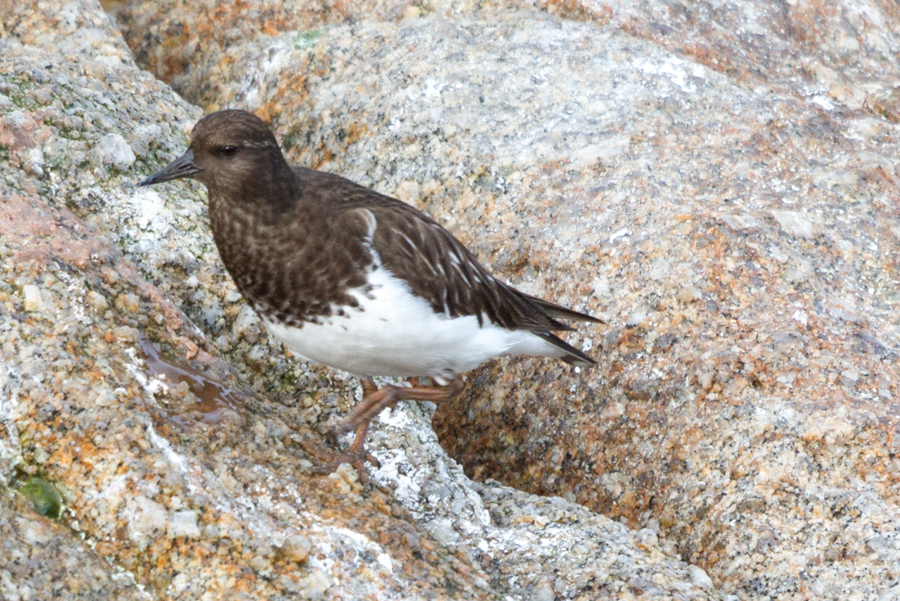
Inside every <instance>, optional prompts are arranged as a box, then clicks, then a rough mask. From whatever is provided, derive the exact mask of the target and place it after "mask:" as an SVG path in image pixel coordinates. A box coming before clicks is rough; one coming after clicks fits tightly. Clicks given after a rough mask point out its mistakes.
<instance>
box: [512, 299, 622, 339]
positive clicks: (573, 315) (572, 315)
mask: <svg viewBox="0 0 900 601" xmlns="http://www.w3.org/2000/svg"><path fill="white" fill-rule="evenodd" d="M525 296H527V297H528V300H530V301H531V302H533V303H535V304H536V305H537V306H539V307H540V308H541V309H543V311H544V313H546V314H547V315H549V316H550V317H552V318H553V319H569V320H572V321H587V322H591V323H606V321H605V320H603V319H600V318H599V317H594V316H592V315H588V314H587V313H579V312H578V311H573V310H572V309H567V308H566V307H563V306H561V305H557V304H556V303H551V302H550V301H546V300H544V299H542V298H538V297H536V296H531V295H525ZM565 329H567V330H571V328H569V327H566V328H565Z"/></svg>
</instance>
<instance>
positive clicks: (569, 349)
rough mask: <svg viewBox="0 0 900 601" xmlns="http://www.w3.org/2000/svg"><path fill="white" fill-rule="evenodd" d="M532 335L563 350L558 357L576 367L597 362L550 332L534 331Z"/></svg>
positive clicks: (587, 365) (588, 365)
mask: <svg viewBox="0 0 900 601" xmlns="http://www.w3.org/2000/svg"><path fill="white" fill-rule="evenodd" d="M534 335H535V336H538V337H539V338H541V339H542V340H544V341H545V342H547V343H549V344H552V345H553V346H555V347H556V348H558V349H559V350H561V351H563V353H565V354H564V355H563V356H561V357H560V359H562V360H563V361H565V362H566V363H568V364H569V365H575V366H578V367H590V366H592V365H596V364H597V362H596V361H594V360H593V359H591V358H590V357H589V356H588V355H586V354H585V353H583V352H581V351H579V350H578V349H577V348H575V347H574V346H572V345H571V344H569V343H568V342H566V341H565V340H563V339H561V338H557V337H556V336H554V335H553V334H551V333H550V332H534Z"/></svg>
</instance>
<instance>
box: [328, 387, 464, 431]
mask: <svg viewBox="0 0 900 601" xmlns="http://www.w3.org/2000/svg"><path fill="white" fill-rule="evenodd" d="M363 382H364V383H365V382H366V379H364V380H363ZM368 384H369V387H368V389H367V387H366V385H365V384H363V400H362V401H360V402H359V403H357V404H356V406H355V407H354V408H353V409H351V410H350V413H348V414H347V417H345V418H344V421H342V422H341V423H340V425H339V426H338V427H337V428H335V431H336V432H337V433H338V434H343V433H344V432H349V431H350V430H353V429H354V428H358V427H359V426H360V424H363V423H367V422H370V421H372V419H374V417H375V416H376V415H378V414H379V413H381V412H382V411H383V410H384V409H385V408H387V407H390V408H391V409H393V408H394V407H396V406H397V402H398V401H431V402H433V403H439V402H440V401H449V400H450V399H452V398H454V397H455V396H456V395H458V394H459V393H460V392H461V391H462V387H463V384H462V378H460V377H456V378H453V380H451V381H450V383H448V384H447V385H446V386H440V387H437V386H413V387H404V386H392V385H389V386H385V387H384V388H379V389H375V384H374V382H372V381H371V380H368ZM416 384H418V381H417V382H416Z"/></svg>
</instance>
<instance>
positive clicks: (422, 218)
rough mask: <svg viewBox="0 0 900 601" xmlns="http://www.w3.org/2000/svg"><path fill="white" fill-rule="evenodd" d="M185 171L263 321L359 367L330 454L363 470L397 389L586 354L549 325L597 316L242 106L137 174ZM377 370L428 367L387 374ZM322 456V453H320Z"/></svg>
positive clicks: (575, 359)
mask: <svg viewBox="0 0 900 601" xmlns="http://www.w3.org/2000/svg"><path fill="white" fill-rule="evenodd" d="M184 177H190V178H193V179H196V180H197V181H199V182H201V183H203V184H204V185H205V186H206V187H207V189H208V190H209V216H210V223H211V225H212V231H213V236H214V238H215V242H216V246H217V247H218V249H219V253H220V254H221V256H222V261H223V262H224V263H225V267H226V268H227V270H228V273H229V274H231V277H232V278H233V279H234V281H235V284H237V287H238V289H239V290H240V291H241V294H243V296H244V298H245V299H246V300H247V302H249V303H250V304H251V305H252V307H253V308H254V309H255V310H256V312H257V313H258V314H259V315H260V317H261V318H262V319H263V321H264V322H265V323H266V325H267V326H268V327H269V329H270V330H271V331H272V332H273V333H274V334H275V336H277V337H278V338H280V339H281V340H282V341H283V342H284V343H285V344H286V345H287V347H288V348H290V349H291V351H293V352H294V353H296V354H298V355H300V356H301V357H303V358H305V359H308V360H309V361H313V362H315V363H321V364H324V365H328V366H330V367H335V368H338V369H342V370H344V371H348V372H351V373H353V374H356V375H358V376H360V377H361V378H362V382H363V391H364V397H363V400H362V401H361V402H360V403H359V404H358V405H356V407H354V409H353V410H352V411H351V412H350V414H349V415H348V416H347V417H346V418H345V419H344V421H343V422H342V423H341V426H340V427H339V430H340V431H349V430H351V429H356V439H355V440H354V442H353V444H352V445H351V446H350V448H349V450H348V452H347V453H343V454H330V455H329V457H330V458H331V459H332V462H331V464H330V465H329V467H331V466H333V465H336V464H337V463H338V462H344V461H346V462H349V463H351V464H352V465H354V466H355V467H356V468H357V470H358V471H359V472H360V475H361V476H362V477H363V478H364V477H365V472H364V467H363V462H364V461H365V460H366V459H371V457H370V456H368V455H367V454H366V453H365V451H364V443H365V437H366V432H367V429H368V425H369V422H370V420H371V419H372V418H374V417H375V416H376V415H377V414H378V413H379V412H381V410H382V409H384V408H386V407H393V406H394V405H396V403H397V401H400V400H416V401H441V400H445V399H449V398H452V397H453V396H455V395H456V394H457V393H458V392H459V391H460V390H461V380H460V379H459V376H458V375H457V374H460V373H462V372H466V371H469V370H471V369H473V368H474V367H476V366H477V365H479V364H480V363H482V362H484V361H487V360H488V359H492V358H494V357H498V356H500V355H536V356H542V357H556V358H559V359H562V360H563V361H565V362H567V363H570V364H573V365H577V366H588V365H592V364H593V363H594V361H593V359H591V358H590V357H589V356H587V355H586V354H585V353H583V352H581V351H580V350H578V349H576V348H574V347H573V346H571V345H569V344H567V343H566V342H564V341H563V340H561V339H559V338H557V337H556V336H554V335H553V333H552V332H554V331H562V330H571V329H572V328H570V327H569V326H567V325H565V324H563V323H561V322H560V321H559V320H560V319H568V320H580V321H591V322H599V321H600V320H598V319H596V318H594V317H591V316H589V315H585V314H583V313H578V312H576V311H572V310H570V309H566V308H564V307H561V306H559V305H555V304H553V303H551V302H548V301H545V300H541V299H539V298H536V297H533V296H529V295H527V294H524V293H522V292H519V291H518V290H516V289H515V288H513V287H511V286H509V285H507V284H504V283H503V282H501V281H499V280H497V279H495V278H494V277H493V276H491V275H490V274H489V273H488V272H487V270H486V269H485V268H484V267H482V266H481V265H480V264H479V263H478V261H477V260H476V259H475V257H474V256H473V255H472V253H471V252H469V251H468V250H467V249H466V248H465V247H464V246H463V245H462V244H461V243H460V242H459V241H458V240H457V239H456V238H454V237H453V235H452V234H450V232H448V231H447V230H445V229H444V228H443V227H441V226H440V225H438V224H437V223H436V222H435V221H434V220H433V219H431V218H430V217H428V216H427V215H424V214H423V213H420V212H419V211H418V210H416V209H415V208H413V207H411V206H409V205H407V204H405V203H403V202H401V201H399V200H396V199H394V198H390V197H388V196H384V195H383V194H379V193H377V192H375V191H373V190H369V189H368V188H365V187H363V186H360V185H358V184H355V183H353V182H351V181H349V180H347V179H344V178H342V177H339V176H337V175H333V174H331V173H324V172H321V171H314V170H312V169H307V168H305V167H291V166H289V165H288V163H287V161H286V160H285V158H284V155H283V154H282V152H281V149H280V148H279V146H278V142H277V141H276V140H275V136H274V135H273V134H272V131H271V130H270V129H269V127H268V126H267V125H266V124H265V122H263V121H262V120H261V119H259V118H258V117H256V116H255V115H253V114H251V113H248V112H246V111H241V110H224V111H219V112H216V113H213V114H211V115H208V116H206V117H204V118H203V119H201V120H200V121H199V122H198V123H197V125H195V126H194V129H193V131H192V132H191V144H190V147H189V148H188V150H187V152H185V153H184V154H183V155H182V156H181V157H179V158H178V159H176V160H175V161H174V162H173V163H171V164H170V165H169V166H167V167H165V168H164V169H162V170H160V171H158V172H156V173H154V174H153V175H151V176H150V177H148V178H147V179H145V180H143V181H142V182H140V183H139V185H141V186H147V185H151V184H157V183H160V182H165V181H168V180H173V179H178V178H184ZM373 376H397V377H408V378H419V377H427V378H429V379H431V380H432V381H433V382H434V383H435V384H436V386H433V387H426V386H420V385H418V382H416V384H415V385H414V386H412V387H400V386H386V387H383V388H381V389H376V387H375V385H374V383H373V382H372V379H371V378H372V377H373ZM319 454H320V456H321V453H319Z"/></svg>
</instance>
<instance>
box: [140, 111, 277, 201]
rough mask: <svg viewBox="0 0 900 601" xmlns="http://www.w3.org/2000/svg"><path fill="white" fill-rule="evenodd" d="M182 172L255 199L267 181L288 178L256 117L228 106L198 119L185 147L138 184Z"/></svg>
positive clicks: (217, 190) (218, 190)
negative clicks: (172, 159) (166, 164)
mask: <svg viewBox="0 0 900 601" xmlns="http://www.w3.org/2000/svg"><path fill="white" fill-rule="evenodd" d="M184 177H190V178H192V179H196V180H198V181H199V182H201V183H203V184H205V185H206V187H207V188H209V191H210V194H224V195H225V196H226V197H240V198H251V197H254V198H255V197H258V196H259V195H260V194H261V193H267V190H268V191H269V192H268V193H271V192H272V190H271V188H272V184H273V183H274V182H273V180H279V179H284V178H285V177H287V178H290V167H288V165H287V163H286V162H285V160H284V156H283V155H282V154H281V149H280V148H279V147H278V142H277V141H276V140H275V136H274V135H273V134H272V131H271V130H270V129H269V126H268V125H266V123H265V122H264V121H263V120H262V119H260V118H259V117H257V116H256V115H254V114H252V113H248V112H247V111H241V110H233V109H229V110H224V111H218V112H215V113H212V114H210V115H207V116H206V117H204V118H203V119H201V120H200V121H198V122H197V125H195V126H194V129H193V130H192V131H191V145H190V147H189V148H188V150H187V152H185V153H184V154H183V155H181V156H180V157H179V158H177V159H175V160H174V161H173V162H172V163H171V164H170V165H168V166H167V167H164V168H163V169H161V170H159V171H157V172H156V173H154V174H153V175H151V176H150V177H148V178H147V179H145V180H143V181H142V182H140V183H139V184H138V185H139V186H149V185H152V184H158V183H160V182H165V181H169V180H173V179H180V178H184Z"/></svg>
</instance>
